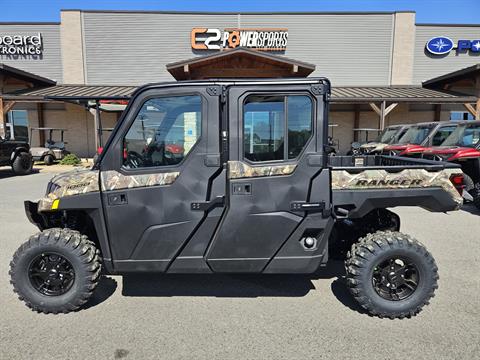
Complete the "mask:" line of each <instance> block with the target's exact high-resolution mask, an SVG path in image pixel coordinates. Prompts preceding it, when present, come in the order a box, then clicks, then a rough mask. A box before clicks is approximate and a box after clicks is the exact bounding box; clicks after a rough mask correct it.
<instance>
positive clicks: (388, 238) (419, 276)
mask: <svg viewBox="0 0 480 360" xmlns="http://www.w3.org/2000/svg"><path fill="white" fill-rule="evenodd" d="M345 265H346V271H347V285H348V287H349V289H350V292H351V293H352V295H353V296H354V298H355V299H356V300H357V302H358V303H359V304H360V306H362V307H363V308H364V309H365V310H367V311H368V312H369V313H370V314H371V315H375V316H379V317H389V318H392V319H394V318H404V317H411V316H413V315H416V314H417V313H418V312H420V311H421V309H422V308H423V306H425V305H427V304H429V301H430V298H432V297H433V296H434V292H435V289H437V288H438V285H437V280H438V269H437V265H436V264H435V260H434V259H433V257H432V255H431V254H430V253H429V252H428V251H427V249H426V248H425V247H424V246H423V245H422V244H421V243H420V242H418V241H417V240H415V239H413V238H412V237H410V236H408V235H405V234H402V233H400V232H391V231H379V232H376V233H374V234H368V235H367V236H366V237H364V238H362V239H360V240H359V242H358V243H356V244H354V245H353V246H352V250H351V251H350V252H349V254H348V257H347V260H346V262H345Z"/></svg>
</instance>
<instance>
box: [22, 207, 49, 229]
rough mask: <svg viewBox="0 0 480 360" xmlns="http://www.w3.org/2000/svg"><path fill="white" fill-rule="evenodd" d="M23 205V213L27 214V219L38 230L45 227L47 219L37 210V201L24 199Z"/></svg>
mask: <svg viewBox="0 0 480 360" xmlns="http://www.w3.org/2000/svg"><path fill="white" fill-rule="evenodd" d="M23 205H24V207H25V214H26V215H27V218H28V220H29V221H30V222H31V223H32V224H33V225H35V226H36V227H38V228H39V229H40V230H44V229H46V228H47V221H46V219H45V217H44V216H43V215H42V214H40V213H39V212H38V203H36V202H33V201H25V202H24V203H23Z"/></svg>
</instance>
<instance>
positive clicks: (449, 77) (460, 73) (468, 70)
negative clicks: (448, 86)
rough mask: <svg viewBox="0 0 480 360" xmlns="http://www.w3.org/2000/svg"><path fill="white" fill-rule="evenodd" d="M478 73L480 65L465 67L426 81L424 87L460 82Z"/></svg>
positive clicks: (423, 83)
mask: <svg viewBox="0 0 480 360" xmlns="http://www.w3.org/2000/svg"><path fill="white" fill-rule="evenodd" d="M477 71H478V72H479V73H480V63H478V64H475V65H471V66H468V67H465V68H463V69H459V70H456V71H452V72H449V73H447V74H444V75H440V76H437V77H434V78H432V79H428V80H425V81H424V82H422V86H424V87H428V86H435V85H441V84H442V83H444V82H454V81H458V80H460V79H462V78H463V77H465V76H469V75H471V74H473V73H475V72H477Z"/></svg>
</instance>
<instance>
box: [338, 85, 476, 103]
mask: <svg viewBox="0 0 480 360" xmlns="http://www.w3.org/2000/svg"><path fill="white" fill-rule="evenodd" d="M382 101H387V102H393V103H399V102H417V103H430V104H443V103H464V102H470V101H475V97H474V96H469V95H465V94H460V93H455V92H449V91H438V90H432V89H425V88H422V87H420V86H340V87H335V86H334V87H333V88H332V102H335V103H336V102H338V103H372V102H373V103H374V102H382Z"/></svg>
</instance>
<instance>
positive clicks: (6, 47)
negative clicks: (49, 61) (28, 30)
mask: <svg viewBox="0 0 480 360" xmlns="http://www.w3.org/2000/svg"><path fill="white" fill-rule="evenodd" d="M42 52H43V40H42V34H41V33H38V34H36V35H3V34H0V55H41V54H42Z"/></svg>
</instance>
